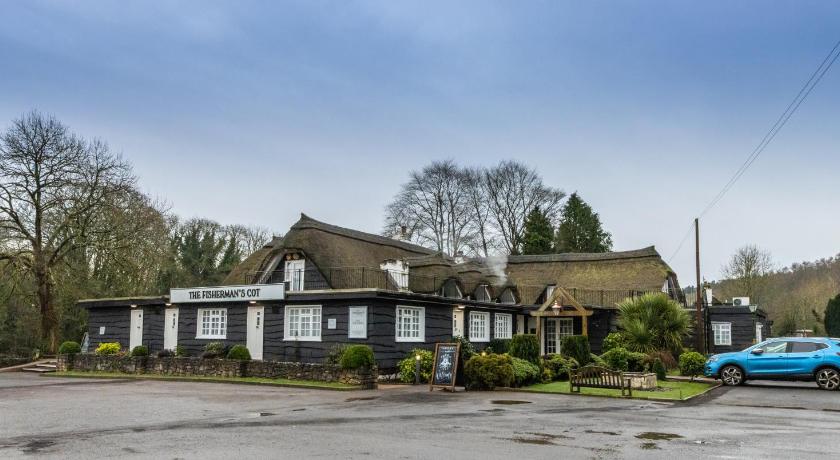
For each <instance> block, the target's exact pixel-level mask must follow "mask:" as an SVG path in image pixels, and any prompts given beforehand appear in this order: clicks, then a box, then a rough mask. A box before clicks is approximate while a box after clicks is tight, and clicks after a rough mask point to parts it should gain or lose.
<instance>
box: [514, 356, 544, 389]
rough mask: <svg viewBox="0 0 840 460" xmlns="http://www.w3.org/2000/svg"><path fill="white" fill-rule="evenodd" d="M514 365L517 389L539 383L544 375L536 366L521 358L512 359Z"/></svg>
mask: <svg viewBox="0 0 840 460" xmlns="http://www.w3.org/2000/svg"><path fill="white" fill-rule="evenodd" d="M511 364H512V365H513V384H514V386H516V387H523V386H526V385H531V384H533V383H537V382H538V381H539V380H540V377H541V375H542V373H541V372H540V367H539V366H537V365H536V364H534V363H532V362H530V361H526V360H524V359H520V358H511Z"/></svg>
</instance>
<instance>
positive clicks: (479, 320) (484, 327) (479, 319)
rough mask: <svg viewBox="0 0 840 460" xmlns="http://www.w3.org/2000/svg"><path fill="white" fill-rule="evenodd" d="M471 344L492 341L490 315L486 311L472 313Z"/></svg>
mask: <svg viewBox="0 0 840 460" xmlns="http://www.w3.org/2000/svg"><path fill="white" fill-rule="evenodd" d="M469 332H470V342H489V341H490V313H488V312H486V311H471V312H470V331H469Z"/></svg>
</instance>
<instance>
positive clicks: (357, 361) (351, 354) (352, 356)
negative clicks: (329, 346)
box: [341, 344, 376, 369]
mask: <svg viewBox="0 0 840 460" xmlns="http://www.w3.org/2000/svg"><path fill="white" fill-rule="evenodd" d="M374 365H376V360H375V359H374V358H373V348H371V347H369V346H367V345H361V344H359V345H350V346H349V347H347V348H346V349H345V350H344V353H343V354H342V355H341V367H342V368H343V369H361V368H367V369H370V368H371V367H373V366H374Z"/></svg>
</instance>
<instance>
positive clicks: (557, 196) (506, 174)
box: [483, 161, 565, 254]
mask: <svg viewBox="0 0 840 460" xmlns="http://www.w3.org/2000/svg"><path fill="white" fill-rule="evenodd" d="M483 186H484V188H485V193H486V197H487V204H488V210H489V215H490V222H491V224H492V226H493V229H494V230H495V231H497V232H498V233H499V235H500V237H501V238H500V239H501V241H502V243H503V245H504V248H505V249H506V250H507V252H508V253H510V254H519V253H521V250H522V236H523V234H524V231H525V218H526V217H527V216H528V214H529V213H530V212H531V211H532V210H534V208H536V207H537V206H539V207H540V209H541V210H542V211H543V213H545V215H546V216H547V217H548V218H549V220H551V222H552V223H554V222H556V219H557V213H558V211H559V209H560V202H561V201H562V200H563V197H564V196H565V193H563V191H561V190H558V189H555V188H552V187H548V186H546V185H544V184H543V181H542V178H541V177H540V175H539V174H538V173H537V171H536V170H534V169H533V168H529V167H528V166H526V165H524V164H522V163H519V162H516V161H503V162H501V163H499V165H498V166H496V167H494V168H491V169H488V170H486V171H484V181H483Z"/></svg>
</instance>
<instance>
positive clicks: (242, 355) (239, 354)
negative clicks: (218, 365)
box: [227, 345, 251, 361]
mask: <svg viewBox="0 0 840 460" xmlns="http://www.w3.org/2000/svg"><path fill="white" fill-rule="evenodd" d="M227 358H228V359H235V360H237V361H250V360H251V352H250V351H248V347H246V346H245V345H234V346H232V347H231V348H230V351H228V354H227Z"/></svg>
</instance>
